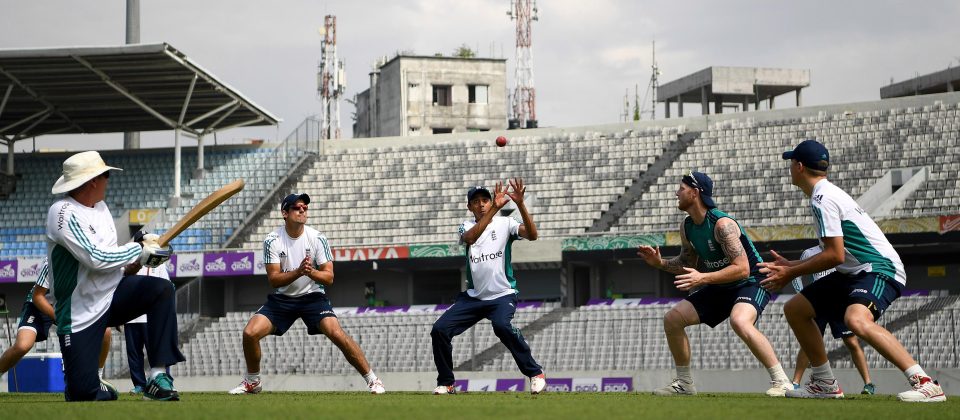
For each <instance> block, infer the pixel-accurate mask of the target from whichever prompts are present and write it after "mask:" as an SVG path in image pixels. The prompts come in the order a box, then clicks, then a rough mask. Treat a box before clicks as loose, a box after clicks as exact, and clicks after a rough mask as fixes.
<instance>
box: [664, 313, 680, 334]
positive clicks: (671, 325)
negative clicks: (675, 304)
mask: <svg viewBox="0 0 960 420" xmlns="http://www.w3.org/2000/svg"><path fill="white" fill-rule="evenodd" d="M684 327H685V325H684V322H683V315H682V314H681V313H680V311H678V310H676V309H671V310H669V311H667V313H666V315H664V316H663V329H664V331H666V332H675V331H682V330H683V328H684Z"/></svg>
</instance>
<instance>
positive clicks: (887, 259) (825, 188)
mask: <svg viewBox="0 0 960 420" xmlns="http://www.w3.org/2000/svg"><path fill="white" fill-rule="evenodd" d="M810 211H811V212H812V213H813V221H814V230H815V231H816V232H817V238H818V239H820V240H821V241H820V245H821V246H822V245H823V240H822V239H823V238H835V237H838V236H840V237H843V248H844V251H845V253H846V255H845V256H844V259H843V263H841V264H840V265H838V266H837V271H839V272H841V273H844V274H858V273H860V272H863V271H866V272H872V273H881V274H885V275H887V276H888V277H890V278H891V279H895V280H896V281H897V282H899V283H900V284H902V285H906V284H907V273H906V272H905V271H904V269H903V263H902V262H901V261H900V255H898V254H897V251H896V250H894V249H893V246H892V245H890V242H889V241H888V240H887V237H886V236H884V234H883V231H881V230H880V227H879V226H877V224H876V223H875V222H874V221H873V219H871V218H870V216H869V215H867V212H865V211H863V209H861V208H860V206H859V205H858V204H857V202H856V201H854V199H853V198H852V197H850V195H849V194H847V193H846V192H844V191H843V190H841V189H840V188H839V187H837V186H836V185H833V183H831V182H830V181H827V180H826V179H822V180H820V181H818V182H817V185H815V186H814V187H813V194H812V195H811V196H810Z"/></svg>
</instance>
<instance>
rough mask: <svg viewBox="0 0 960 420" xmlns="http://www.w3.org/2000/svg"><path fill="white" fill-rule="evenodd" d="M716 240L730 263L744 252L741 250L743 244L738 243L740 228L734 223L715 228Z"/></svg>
mask: <svg viewBox="0 0 960 420" xmlns="http://www.w3.org/2000/svg"><path fill="white" fill-rule="evenodd" d="M717 240H718V241H719V242H720V246H721V247H722V248H723V253H724V254H727V257H728V258H730V261H731V262H733V260H735V259H737V257H739V256H741V255H743V254H744V253H745V252H746V251H744V250H743V244H742V243H740V227H739V226H737V224H736V223H735V222H727V223H724V224H723V225H722V226H717Z"/></svg>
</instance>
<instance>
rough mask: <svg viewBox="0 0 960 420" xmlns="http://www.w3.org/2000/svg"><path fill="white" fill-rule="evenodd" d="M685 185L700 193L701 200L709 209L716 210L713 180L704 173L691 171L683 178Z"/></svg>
mask: <svg viewBox="0 0 960 420" xmlns="http://www.w3.org/2000/svg"><path fill="white" fill-rule="evenodd" d="M682 180H683V183H684V184H687V185H688V186H690V187H693V188H696V189H697V190H698V191H700V200H702V201H703V205H705V206H707V208H710V209H712V208H715V207H717V205H716V204H714V202H713V180H712V179H710V177H709V176H707V174H705V173H703V172H697V171H690V172H689V173H687V174H686V175H684V176H683V179H682Z"/></svg>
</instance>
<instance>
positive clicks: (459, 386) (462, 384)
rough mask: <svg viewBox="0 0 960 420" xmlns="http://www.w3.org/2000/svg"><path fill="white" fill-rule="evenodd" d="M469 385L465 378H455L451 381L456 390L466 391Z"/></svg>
mask: <svg viewBox="0 0 960 420" xmlns="http://www.w3.org/2000/svg"><path fill="white" fill-rule="evenodd" d="M469 385H470V381H469V380H467V379H457V380H455V381H453V389H455V390H457V392H466V391H467V387H468V386H469Z"/></svg>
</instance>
